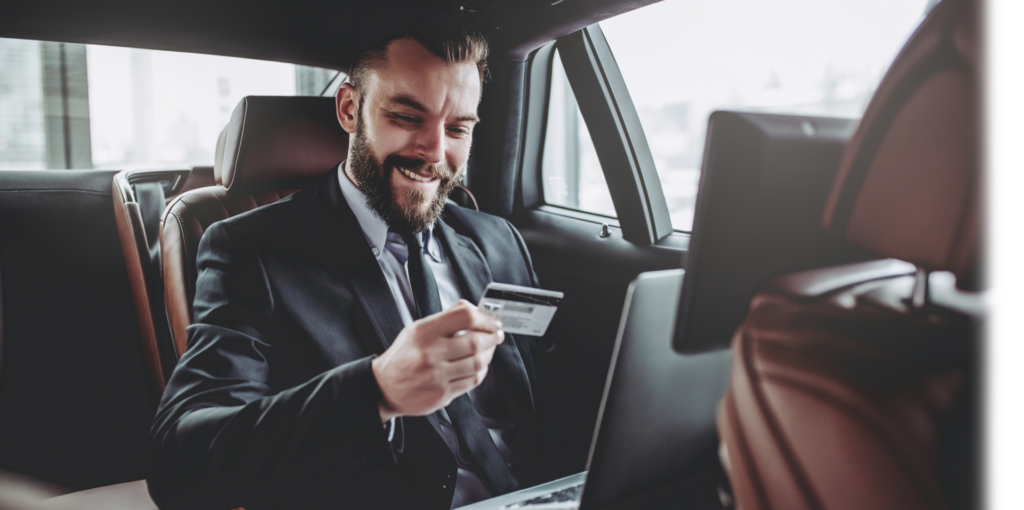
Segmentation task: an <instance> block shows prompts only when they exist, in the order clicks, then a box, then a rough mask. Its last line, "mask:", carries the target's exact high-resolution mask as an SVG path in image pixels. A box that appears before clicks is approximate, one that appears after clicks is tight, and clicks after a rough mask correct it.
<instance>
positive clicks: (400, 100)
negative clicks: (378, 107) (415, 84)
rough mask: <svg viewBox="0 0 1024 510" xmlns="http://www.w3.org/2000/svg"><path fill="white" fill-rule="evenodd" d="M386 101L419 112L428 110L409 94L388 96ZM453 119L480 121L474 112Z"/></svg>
mask: <svg viewBox="0 0 1024 510" xmlns="http://www.w3.org/2000/svg"><path fill="white" fill-rule="evenodd" d="M388 101H389V102H391V103H395V104H400V105H402V106H408V107H409V108H412V109H413V110H416V111H419V112H423V113H429V112H427V107H426V106H423V105H422V104H420V103H419V101H416V100H415V99H413V98H411V97H409V96H394V97H391V98H388ZM455 120H456V121H458V122H474V123H476V122H480V117H477V116H476V115H474V114H469V115H459V116H458V117H456V118H455Z"/></svg>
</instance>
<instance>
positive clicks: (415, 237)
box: [392, 230, 423, 252]
mask: <svg viewBox="0 0 1024 510" xmlns="http://www.w3.org/2000/svg"><path fill="white" fill-rule="evenodd" d="M392 232H395V233H397V234H398V235H399V236H401V237H402V240H403V241H405V245H406V246H408V247H409V251H410V252H412V251H413V250H415V251H423V243H422V242H420V235H419V234H413V233H410V232H403V231H398V230H393V231H392Z"/></svg>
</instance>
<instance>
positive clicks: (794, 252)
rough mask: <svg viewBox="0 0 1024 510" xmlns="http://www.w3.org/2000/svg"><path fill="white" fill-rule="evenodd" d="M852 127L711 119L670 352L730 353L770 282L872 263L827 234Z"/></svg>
mask: <svg viewBox="0 0 1024 510" xmlns="http://www.w3.org/2000/svg"><path fill="white" fill-rule="evenodd" d="M855 127H856V121H855V120H852V119H836V118H824V117H806V116H794V115H774V114H763V113H738V112H727V111H718V112H714V113H712V114H711V117H710V120H709V121H708V131H707V133H708V135H707V139H706V143H705V146H704V161H703V165H702V168H701V175H700V187H699V188H698V192H697V204H696V210H695V211H694V222H693V234H692V237H691V238H690V248H689V252H688V253H687V255H686V257H685V259H684V262H683V267H684V268H685V269H686V276H685V278H684V281H683V290H682V296H681V299H680V300H679V311H678V313H677V314H676V317H677V320H676V327H675V337H674V339H673V346H674V348H675V350H676V351H678V352H681V353H697V352H704V351H708V350H712V349H719V348H722V347H726V346H728V345H729V341H730V339H731V337H732V333H733V331H734V330H735V329H736V327H737V326H738V325H739V323H740V322H741V321H742V319H743V317H744V316H745V315H746V312H747V305H748V304H749V301H750V298H751V297H752V296H753V294H754V290H755V289H756V288H757V286H758V285H759V284H760V283H761V282H763V281H764V280H766V279H768V278H771V277H773V276H777V275H780V274H785V273H789V272H793V271H798V270H802V269H810V268H814V267H822V266H829V265H836V264H842V263H848V262H853V261H856V260H864V259H866V258H869V257H868V256H867V255H866V254H865V253H863V252H862V251H859V250H857V249H854V248H852V247H851V246H850V245H848V244H846V243H844V242H842V241H841V240H839V239H836V238H834V237H833V236H830V235H827V234H826V233H825V231H824V229H823V228H822V226H821V216H822V213H823V211H824V209H825V202H826V201H827V199H828V195H829V191H830V189H831V187H832V180H833V178H834V177H835V173H836V171H837V170H838V168H839V161H840V158H841V157H842V151H843V146H844V145H845V143H846V141H847V140H848V139H849V137H850V135H851V134H852V133H853V130H854V128H855Z"/></svg>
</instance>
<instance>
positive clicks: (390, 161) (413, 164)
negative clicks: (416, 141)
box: [382, 154, 458, 180]
mask: <svg viewBox="0 0 1024 510" xmlns="http://www.w3.org/2000/svg"><path fill="white" fill-rule="evenodd" d="M382 166H383V167H384V168H393V167H402V168H405V169H407V170H412V171H413V172H419V171H421V170H424V169H429V170H430V171H431V175H433V176H434V177H438V178H440V179H442V180H446V179H451V178H452V177H455V175H456V174H457V173H458V172H457V170H456V169H454V168H452V167H451V165H449V164H448V163H435V164H430V163H427V162H426V161H424V160H422V159H417V158H407V157H405V156H399V155H397V154H392V155H390V156H388V157H386V158H384V164H383V165H382Z"/></svg>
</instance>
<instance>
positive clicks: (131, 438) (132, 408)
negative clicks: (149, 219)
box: [0, 170, 159, 490]
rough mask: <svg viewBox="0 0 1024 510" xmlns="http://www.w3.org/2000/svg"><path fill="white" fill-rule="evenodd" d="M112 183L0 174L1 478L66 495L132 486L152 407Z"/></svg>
mask: <svg viewBox="0 0 1024 510" xmlns="http://www.w3.org/2000/svg"><path fill="white" fill-rule="evenodd" d="M115 173H116V172H113V171H105V170H74V171H62V170H50V171H46V172H25V171H4V172H0V189H2V191H0V217H2V218H5V221H0V265H2V267H0V279H2V281H0V283H2V284H0V324H2V328H0V377H2V384H0V466H3V468H4V469H8V470H13V471H17V472H20V473H30V474H32V475H34V476H36V477H39V478H41V479H44V480H47V481H50V482H53V483H56V484H59V485H61V486H65V487H68V488H74V489H88V488H92V487H98V486H103V485H110V484H116V483H122V482H126V481H130V480H138V479H140V478H142V477H143V475H144V473H145V471H144V467H145V456H146V446H147V444H148V442H149V428H150V425H151V424H152V421H153V415H154V413H155V412H156V405H157V403H158V401H159V393H157V391H156V388H155V387H154V384H153V382H154V380H153V378H152V377H151V374H150V373H148V371H147V369H146V364H145V361H144V360H145V359H146V355H145V354H144V353H143V351H142V345H143V341H142V338H141V337H140V334H139V330H138V328H136V315H135V309H134V307H133V296H132V295H131V292H130V284H129V278H128V272H127V270H126V265H125V259H124V256H123V253H124V252H123V250H122V247H121V244H120V242H119V240H118V227H117V224H116V218H115V214H114V210H113V209H112V207H111V205H112V204H113V203H114V199H113V198H112V197H111V191H112V189H113V188H112V184H111V181H112V179H113V178H114V175H115ZM0 490H3V489H0Z"/></svg>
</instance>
